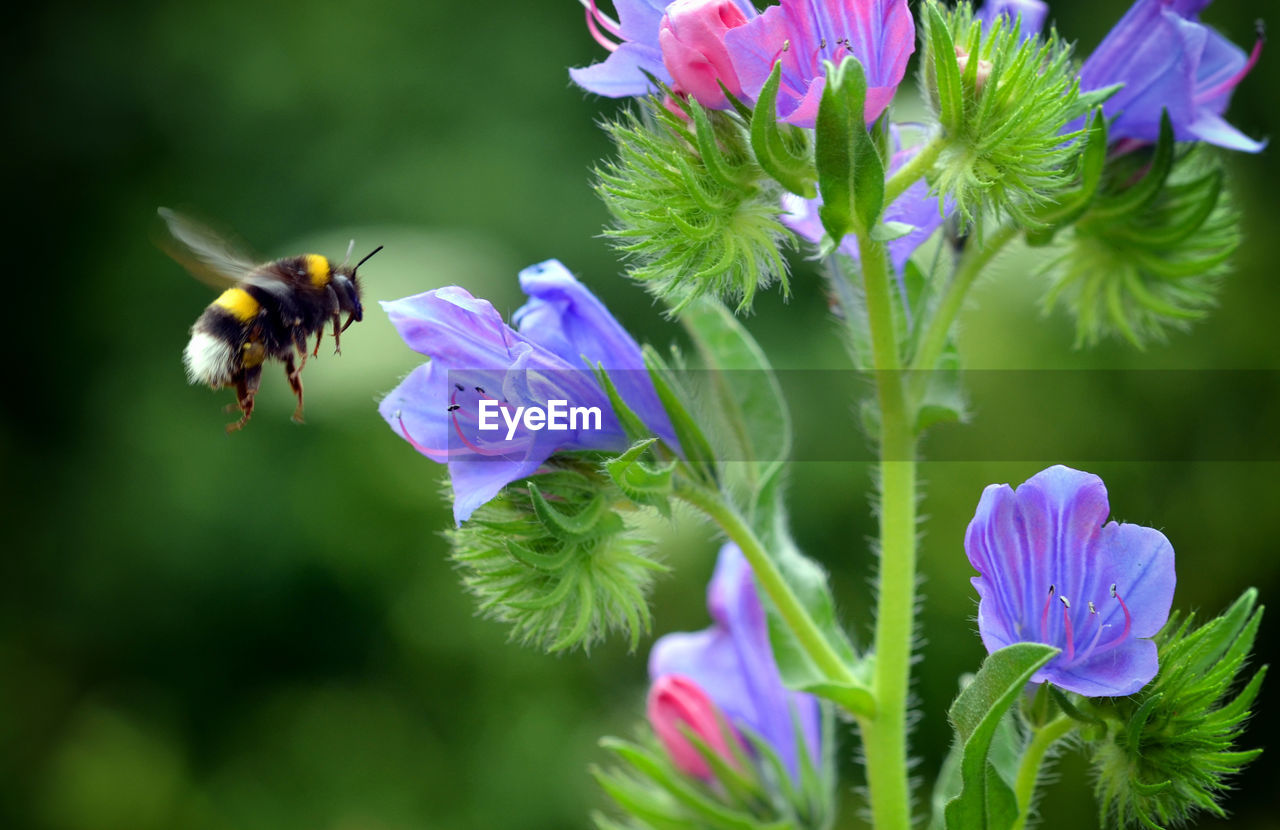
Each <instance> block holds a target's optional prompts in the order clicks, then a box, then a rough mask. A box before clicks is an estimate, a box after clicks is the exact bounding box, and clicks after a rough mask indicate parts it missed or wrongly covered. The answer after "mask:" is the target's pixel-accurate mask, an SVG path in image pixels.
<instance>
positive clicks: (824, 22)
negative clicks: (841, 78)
mask: <svg viewBox="0 0 1280 830" xmlns="http://www.w3.org/2000/svg"><path fill="white" fill-rule="evenodd" d="M725 46H727V47H728V49H729V55H730V57H731V58H732V59H733V68H734V71H735V72H737V74H738V80H739V81H741V82H742V90H743V92H744V94H746V95H747V96H748V97H749V98H750V99H752V100H754V99H755V98H756V97H757V96H758V95H759V94H760V90H761V89H762V88H763V87H764V84H765V81H766V80H768V78H769V74H770V73H771V72H772V71H773V65H774V63H775V62H777V61H779V60H781V61H782V83H781V86H780V88H779V91H778V117H779V118H781V119H782V120H784V121H786V122H787V123H789V124H794V125H796V126H798V127H812V126H813V125H814V121H815V120H816V118H817V115H818V103H819V102H820V101H821V100H822V90H823V88H824V87H825V85H826V74H825V70H824V69H823V61H824V60H829V61H831V62H833V63H835V64H837V65H839V63H840V62H841V61H842V60H843V59H844V57H845V56H846V55H853V56H854V57H856V58H857V59H858V61H859V62H860V63H861V64H862V68H863V71H864V72H865V73H866V78H867V97H866V106H865V112H864V116H865V118H866V121H867V123H868V124H869V123H871V122H872V121H874V120H876V119H877V118H879V117H880V113H882V112H884V109H885V107H887V106H888V105H889V101H890V100H892V98H893V94H894V92H896V91H897V88H898V84H899V83H901V82H902V77H903V75H904V73H905V72H906V68H907V59H908V58H909V57H910V56H911V53H912V52H914V51H915V21H914V20H913V19H912V17H911V12H910V10H909V9H908V8H907V3H906V0H782V3H781V4H780V5H777V6H770V7H769V8H768V9H766V10H765V11H764V12H763V13H762V14H760V15H759V16H758V17H756V18H755V19H754V20H751V21H750V22H748V23H747V24H746V25H745V26H739V27H737V28H735V29H731V30H730V31H729V32H728V33H727V34H725Z"/></svg>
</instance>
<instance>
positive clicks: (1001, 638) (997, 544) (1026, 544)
mask: <svg viewBox="0 0 1280 830" xmlns="http://www.w3.org/2000/svg"><path fill="white" fill-rule="evenodd" d="M1109 513H1110V506H1109V504H1108V502H1107V491H1106V487H1105V485H1103V483H1102V480H1101V479H1100V478H1098V477H1097V476H1094V475H1091V474H1088V473H1082V472H1080V471H1078V470H1072V469H1070V468H1068V467H1062V466H1056V467H1050V468H1049V469H1047V470H1044V471H1042V472H1040V473H1037V474H1036V475H1035V476H1033V477H1032V478H1030V479H1028V480H1027V481H1026V482H1024V483H1023V484H1022V485H1021V486H1019V487H1018V488H1017V489H1016V490H1014V489H1012V488H1010V487H1009V486H1008V485H1007V484H1000V485H995V484H993V485H991V486H989V487H987V488H986V490H984V491H983V494H982V499H981V500H980V501H979V504H978V509H977V511H976V513H975V515H974V518H973V521H972V522H970V524H969V528H968V531H967V532H966V533H965V551H966V553H967V554H968V557H969V562H970V564H972V565H973V567H974V568H975V569H976V570H977V571H978V572H979V576H977V577H974V578H973V580H972V582H973V585H974V587H975V588H976V589H977V591H978V596H979V598H980V601H979V603H978V630H979V633H980V634H981V636H982V642H983V644H984V645H985V646H986V647H987V650H988V651H996V650H998V649H1000V648H1003V647H1004V646H1007V645H1011V644H1013V643H1016V642H1039V643H1047V644H1049V645H1052V646H1056V647H1057V648H1059V649H1061V653H1059V654H1058V656H1057V657H1055V658H1054V659H1053V660H1052V661H1051V662H1050V663H1049V664H1048V665H1047V666H1045V667H1044V669H1042V670H1041V671H1040V672H1038V673H1037V674H1036V675H1035V676H1034V677H1033V678H1032V680H1033V682H1046V681H1047V682H1050V683H1053V684H1054V685H1056V686H1060V687H1061V688H1064V689H1068V690H1070V691H1073V692H1077V693H1079V694H1082V695H1087V696H1101V695H1127V694H1132V693H1133V692H1136V691H1137V690H1138V689H1140V688H1142V687H1143V686H1144V685H1146V684H1147V683H1148V682H1150V681H1151V679H1152V678H1153V677H1154V676H1155V673H1156V668H1157V667H1156V661H1155V645H1154V644H1153V643H1151V642H1150V640H1149V639H1146V638H1150V637H1152V636H1154V635H1155V634H1156V632H1158V631H1159V630H1160V628H1161V627H1162V626H1163V625H1164V623H1165V621H1166V620H1167V619H1168V616H1169V607H1170V605H1171V604H1172V602H1173V591H1174V586H1175V584H1176V576H1175V572H1174V558H1173V547H1172V546H1171V545H1170V544H1169V540H1168V539H1166V538H1165V536H1164V534H1162V533H1160V531H1158V530H1154V529H1152V528H1148V527H1141V526H1139V525H1132V524H1118V523H1116V522H1110V523H1107V524H1104V522H1105V521H1106V518H1107V515H1108V514H1109Z"/></svg>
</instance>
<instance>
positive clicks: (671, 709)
mask: <svg viewBox="0 0 1280 830" xmlns="http://www.w3.org/2000/svg"><path fill="white" fill-rule="evenodd" d="M645 713H646V715H648V718H649V724H650V725H651V726H652V727H653V731H654V734H656V735H657V736H658V739H659V740H660V741H662V745H663V746H664V747H666V750H667V755H669V756H670V757H671V760H672V761H673V762H674V763H675V765H676V766H677V767H679V768H680V769H681V770H683V771H684V772H687V773H688V774H690V775H693V776H696V777H698V778H702V779H711V778H712V777H713V774H712V771H711V767H710V766H709V765H708V764H707V762H706V759H704V758H703V757H702V754H701V753H700V752H699V751H698V749H697V748H696V747H695V746H694V745H693V743H691V742H690V741H689V739H688V738H687V737H685V735H684V732H683V731H682V730H683V729H688V730H689V731H690V732H692V733H693V734H694V735H696V736H698V738H700V739H701V740H702V741H703V742H704V743H706V745H707V748H708V749H710V750H711V751H712V752H714V753H715V754H716V755H718V756H720V757H721V758H723V759H724V760H725V761H726V762H727V763H728V764H730V765H731V766H733V765H736V764H737V761H736V759H735V757H734V753H733V750H731V749H730V748H729V740H730V739H732V740H737V738H736V737H733V738H731V737H730V736H727V735H726V730H728V729H729V728H730V727H729V725H728V722H727V720H726V719H725V718H724V716H723V715H722V714H721V712H720V708H719V707H718V706H716V704H715V701H713V700H712V699H711V698H710V697H708V696H707V693H706V692H704V691H703V690H702V687H701V686H699V685H698V684H697V683H695V682H694V681H693V680H691V679H690V678H688V677H685V676H684V675H681V674H664V675H662V676H661V677H659V678H658V679H657V680H655V681H654V682H653V685H652V686H650V687H649V697H648V701H647V703H646V705H645Z"/></svg>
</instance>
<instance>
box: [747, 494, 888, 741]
mask: <svg viewBox="0 0 1280 830" xmlns="http://www.w3.org/2000/svg"><path fill="white" fill-rule="evenodd" d="M775 481H776V480H775ZM780 490H781V487H780V485H777V484H775V485H774V486H773V487H771V488H770V489H769V490H768V491H766V492H765V493H763V494H762V495H761V504H760V510H759V512H758V513H757V516H756V521H755V525H756V532H757V533H758V534H759V536H760V538H761V541H763V542H764V545H765V549H766V550H767V551H768V552H769V555H770V557H771V558H772V559H773V561H774V563H775V564H776V565H777V566H778V570H779V571H781V573H782V577H783V579H785V580H786V582H787V585H789V586H790V587H791V590H792V592H793V593H794V594H795V595H796V597H797V598H798V599H799V600H800V603H801V604H802V605H803V606H804V607H805V609H806V610H807V611H808V612H809V617H810V618H811V619H812V620H813V622H814V624H815V625H816V626H817V628H818V630H819V631H821V632H822V635H823V638H824V639H825V640H826V641H827V644H828V645H830V646H831V648H832V650H833V651H835V653H836V654H837V655H839V657H840V660H841V662H842V663H844V664H845V665H846V666H848V667H849V669H850V671H851V673H852V674H853V676H854V680H853V682H852V683H848V684H841V683H833V682H831V681H830V680H829V679H828V678H827V677H826V675H825V673H824V672H822V671H821V670H819V668H818V667H817V666H816V665H814V664H813V662H812V661H811V660H810V659H809V655H808V653H807V652H805V650H804V648H803V647H802V646H801V645H800V642H799V641H798V640H797V639H796V638H795V636H794V635H793V634H792V633H791V629H790V628H788V627H787V625H786V624H785V623H784V622H783V620H782V618H781V617H780V616H779V614H778V612H777V609H776V608H774V606H773V603H772V602H770V601H769V600H768V597H766V596H761V600H762V601H763V602H764V606H765V610H766V612H767V613H768V617H769V642H770V644H771V645H772V646H773V656H774V659H775V660H776V661H777V663H778V670H779V672H780V673H781V675H782V682H783V683H785V684H786V685H787V687H788V688H791V689H796V690H798V691H806V692H810V693H812V694H816V695H818V696H819V697H823V698H826V699H828V700H831V701H833V702H834V703H836V704H838V705H839V706H841V707H842V708H843V709H845V711H846V712H849V713H851V714H854V715H859V716H862V717H874V715H875V698H874V696H873V695H872V693H871V674H872V660H873V658H871V657H866V658H860V657H859V656H858V654H857V652H856V651H855V650H854V647H853V643H852V642H851V641H850V640H849V636H848V635H847V634H846V633H845V631H844V628H843V627H841V625H840V621H839V620H838V619H837V617H836V605H835V600H834V598H833V597H832V595H831V587H830V585H829V584H828V581H827V572H826V570H824V569H823V567H822V566H821V565H819V564H818V563H817V562H815V561H814V560H813V559H810V558H809V557H808V556H805V555H804V554H803V553H801V552H800V549H799V548H797V547H796V544H795V542H794V541H793V540H792V538H791V534H790V532H789V531H788V529H787V526H788V523H787V515H786V509H785V507H783V503H782V498H781V494H780Z"/></svg>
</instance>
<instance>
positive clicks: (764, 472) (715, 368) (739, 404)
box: [681, 301, 791, 516]
mask: <svg viewBox="0 0 1280 830" xmlns="http://www.w3.org/2000/svg"><path fill="white" fill-rule="evenodd" d="M681 322H682V323H683V324H684V325H685V328H686V329H687V330H688V332H689V336H690V337H691V339H692V340H693V344H694V348H695V349H696V350H697V352H698V356H699V357H700V358H701V359H702V363H703V365H704V366H705V367H706V371H707V375H708V383H707V385H708V386H709V387H710V388H709V391H710V396H711V400H710V401H709V406H708V407H707V410H708V411H707V412H706V413H705V414H706V416H707V417H712V418H714V419H715V423H714V424H707V429H706V433H707V434H708V435H710V436H713V440H714V441H715V442H716V444H717V447H716V448H717V449H718V450H719V453H718V456H717V457H718V458H721V459H731V460H734V461H742V462H744V463H742V464H732V465H725V466H726V470H727V472H728V473H729V474H732V475H733V476H735V477H736V478H737V479H739V480H738V481H737V482H736V483H739V484H742V485H743V486H744V487H745V490H746V492H745V494H744V495H745V498H743V496H742V495H738V494H734V495H737V496H738V498H739V499H740V500H742V501H744V502H745V503H744V504H741V507H742V510H743V512H744V513H746V514H747V515H748V516H749V515H751V513H752V512H753V511H754V509H755V500H756V498H757V496H758V495H759V493H760V492H761V490H762V489H763V488H764V487H765V486H766V485H767V483H768V482H769V481H770V480H771V479H772V478H773V477H774V476H777V475H779V474H781V472H782V471H783V469H784V468H785V465H786V462H787V457H788V455H789V454H790V452H791V413H790V411H789V410H788V409H787V405H786V402H785V400H783V397H782V388H781V387H780V386H779V384H778V379H777V376H776V375H775V374H774V372H773V367H772V366H770V365H769V359H768V358H767V357H765V354H764V350H763V349H761V348H760V346H759V344H758V343H756V341H755V339H754V338H753V337H752V336H751V334H750V333H749V332H748V331H747V330H746V328H745V327H743V325H742V324H741V323H739V322H738V320H737V318H735V317H734V316H733V314H732V313H731V312H730V311H729V310H728V309H727V308H725V306H724V305H723V304H721V303H718V302H713V301H704V302H698V303H693V304H690V306H689V307H688V308H687V309H686V310H685V313H684V314H683V315H682V316H681Z"/></svg>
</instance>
